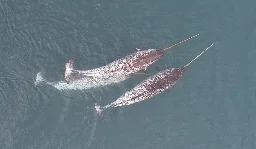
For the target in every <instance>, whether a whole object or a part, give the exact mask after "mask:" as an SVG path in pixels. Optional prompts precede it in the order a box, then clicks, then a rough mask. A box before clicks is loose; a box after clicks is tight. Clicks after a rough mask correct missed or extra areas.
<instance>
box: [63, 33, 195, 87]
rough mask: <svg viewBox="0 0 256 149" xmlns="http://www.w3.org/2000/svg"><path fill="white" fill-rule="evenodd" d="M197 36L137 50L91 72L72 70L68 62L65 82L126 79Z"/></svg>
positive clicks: (71, 62)
mask: <svg viewBox="0 0 256 149" xmlns="http://www.w3.org/2000/svg"><path fill="white" fill-rule="evenodd" d="M198 35H199V34H197V35H194V36H192V37H190V38H187V39H185V40H183V41H180V42H178V43H176V44H174V45H172V46H170V47H167V48H165V49H148V50H140V49H138V48H137V49H136V50H137V51H136V52H135V53H133V54H130V55H127V56H125V57H123V58H120V59H118V60H115V61H113V62H111V63H109V64H107V65H105V66H102V67H99V68H95V69H91V70H74V69H73V61H72V60H70V61H68V63H67V64H66V71H65V81H66V82H67V83H69V82H72V81H74V80H77V79H82V78H85V77H94V78H120V77H121V76H124V77H126V78H128V77H129V76H130V75H131V74H135V73H137V72H139V71H146V70H147V68H148V67H149V66H150V65H152V64H153V63H154V62H156V61H157V60H159V59H160V58H161V57H162V56H163V55H164V53H165V51H166V50H168V49H170V48H172V47H174V46H176V45H178V44H181V43H183V42H185V41H187V40H190V39H192V38H194V37H196V36H198Z"/></svg>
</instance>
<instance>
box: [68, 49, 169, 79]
mask: <svg viewBox="0 0 256 149" xmlns="http://www.w3.org/2000/svg"><path fill="white" fill-rule="evenodd" d="M163 55H164V50H162V49H148V50H140V49H137V52H135V53H133V54H130V55H127V56H125V57H123V58H121V59H118V60H116V61H113V62H111V63H109V64H107V65H105V66H102V67H99V68H95V69H91V70H85V71H83V70H72V72H71V73H70V74H68V75H67V76H68V77H66V78H69V79H68V80H66V82H70V81H74V80H77V79H83V78H84V77H93V78H109V77H120V76H129V75H131V74H133V73H136V72H138V71H141V70H146V69H147V67H148V66H150V65H151V64H153V63H154V62H155V61H157V60H158V59H160V58H161V57H162V56H163ZM66 70H67V68H66Z"/></svg>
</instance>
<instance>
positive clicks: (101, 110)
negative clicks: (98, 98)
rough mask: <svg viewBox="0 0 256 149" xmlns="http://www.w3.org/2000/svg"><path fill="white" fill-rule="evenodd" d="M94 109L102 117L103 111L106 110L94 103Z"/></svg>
mask: <svg viewBox="0 0 256 149" xmlns="http://www.w3.org/2000/svg"><path fill="white" fill-rule="evenodd" d="M94 108H95V110H96V112H97V114H99V115H101V113H102V112H103V110H104V109H103V108H102V107H101V106H100V105H98V104H97V103H96V102H95V103H94Z"/></svg>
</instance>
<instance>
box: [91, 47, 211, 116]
mask: <svg viewBox="0 0 256 149" xmlns="http://www.w3.org/2000/svg"><path fill="white" fill-rule="evenodd" d="M211 46H213V44H212V45H211ZM211 46H209V47H208V48H206V49H205V50H204V51H203V52H202V53H201V54H199V55H198V56H197V57H196V58H194V59H193V60H192V61H190V62H189V63H188V64H187V65H185V66H182V67H179V68H171V69H166V70H163V71H160V72H158V73H157V74H155V75H153V76H151V77H149V78H147V79H145V80H144V81H142V82H141V83H139V84H138V85H136V86H135V87H134V88H133V89H131V90H130V91H128V92H126V93H124V94H123V95H122V96H121V97H119V98H118V99H117V100H116V101H114V102H113V103H111V104H108V105H106V106H104V107H100V106H99V105H97V104H96V103H95V109H96V111H97V113H101V112H102V111H103V110H104V109H107V108H110V107H120V106H125V105H130V104H134V103H137V102H141V101H143V100H146V99H149V98H151V97H153V96H155V95H157V94H160V93H161V92H163V91H165V90H167V89H169V88H171V87H172V86H173V85H174V84H175V83H176V82H177V81H178V80H179V79H180V78H181V76H183V74H184V72H185V70H186V67H187V66H189V65H190V64H191V63H192V62H193V61H194V60H196V59H197V58H198V57H199V56H201V55H202V54H203V53H204V52H205V51H207V50H208V49H209V48H210V47H211Z"/></svg>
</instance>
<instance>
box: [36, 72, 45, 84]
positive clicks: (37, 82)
mask: <svg viewBox="0 0 256 149" xmlns="http://www.w3.org/2000/svg"><path fill="white" fill-rule="evenodd" d="M42 82H45V80H44V78H43V76H42V73H41V72H38V73H37V75H36V80H35V82H34V84H35V85H38V84H40V83H42Z"/></svg>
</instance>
